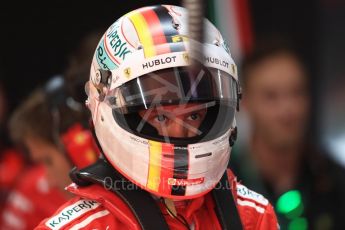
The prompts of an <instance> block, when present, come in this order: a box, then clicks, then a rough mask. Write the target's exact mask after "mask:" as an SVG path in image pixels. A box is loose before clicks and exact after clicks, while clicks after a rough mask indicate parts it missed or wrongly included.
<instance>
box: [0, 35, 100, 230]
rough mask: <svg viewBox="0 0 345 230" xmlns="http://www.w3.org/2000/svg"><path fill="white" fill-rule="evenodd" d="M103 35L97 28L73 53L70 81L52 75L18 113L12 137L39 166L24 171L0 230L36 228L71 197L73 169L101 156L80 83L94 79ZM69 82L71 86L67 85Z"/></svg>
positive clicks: (10, 198)
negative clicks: (93, 67) (68, 187)
mask: <svg viewBox="0 0 345 230" xmlns="http://www.w3.org/2000/svg"><path fill="white" fill-rule="evenodd" d="M99 36H101V34H100V33H99V32H98V30H95V31H91V32H88V33H87V34H86V35H85V36H84V37H82V38H81V40H80V41H79V43H78V44H79V45H78V46H77V47H76V48H75V49H74V50H73V52H72V53H71V54H70V55H69V59H68V64H67V68H66V70H65V71H64V77H61V76H55V77H52V78H51V79H50V80H49V81H48V82H47V83H46V85H45V86H44V87H43V88H41V89H37V90H36V92H33V93H32V94H31V95H30V96H29V98H28V99H27V100H26V101H25V102H23V103H22V105H21V106H20V107H19V108H17V110H16V112H15V113H14V114H13V115H12V118H11V122H10V123H11V124H10V129H11V133H12V138H13V139H14V140H15V141H16V143H17V144H18V145H19V146H21V147H20V149H25V150H26V151H25V152H27V153H29V154H27V155H30V156H31V160H32V161H34V162H35V163H36V165H34V166H32V167H30V168H28V169H26V170H25V171H24V172H23V173H22V174H23V176H22V177H20V181H19V182H18V183H17V184H16V186H15V188H14V189H13V192H11V193H10V196H9V197H8V198H7V200H6V199H4V202H5V201H6V203H5V204H6V207H5V208H4V209H5V211H4V214H2V215H1V218H0V221H3V222H4V224H3V225H1V224H0V226H2V228H1V227H0V229H6V230H9V229H13V230H24V229H28V230H29V229H30V230H31V229H33V228H34V226H36V225H37V224H38V223H39V221H40V220H42V219H43V218H45V217H47V216H49V215H51V214H52V213H53V211H54V210H55V209H56V208H57V207H59V206H60V205H61V204H62V203H63V202H64V201H66V199H67V198H69V197H70V194H67V193H66V192H65V191H64V187H65V186H66V185H67V184H69V183H70V179H69V176H68V173H69V171H70V169H71V168H72V167H73V166H75V165H77V166H78V167H80V168H81V167H84V166H86V165H88V164H89V163H91V162H93V161H95V160H96V159H97V158H98V149H97V147H96V145H95V144H94V143H93V140H91V139H92V138H91V133H90V132H89V130H86V129H85V128H86V127H87V126H88V123H89V119H90V118H89V111H88V110H87V109H86V108H85V106H84V101H82V99H80V97H78V94H80V93H79V91H80V90H81V91H83V92H84V85H82V86H81V85H80V84H79V82H80V81H82V82H84V81H86V80H87V79H88V77H89V73H88V72H89V64H90V62H91V60H92V55H93V52H94V50H93V49H94V47H95V46H96V44H97V42H98V39H99ZM65 79H68V81H69V83H70V84H68V85H66V84H65V83H64V82H65ZM84 100H85V99H84ZM60 116H61V117H60ZM65 117H69V119H67V120H66V119H65ZM60 119H63V120H62V121H60ZM7 165H8V164H7ZM7 171H8V170H7ZM19 201H20V202H19ZM42 202H44V205H42ZM5 204H4V205H5Z"/></svg>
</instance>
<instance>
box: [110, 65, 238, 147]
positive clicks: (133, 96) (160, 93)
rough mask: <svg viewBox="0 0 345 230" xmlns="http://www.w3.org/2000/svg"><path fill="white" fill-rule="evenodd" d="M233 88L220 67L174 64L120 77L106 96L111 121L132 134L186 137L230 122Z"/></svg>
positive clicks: (205, 134) (217, 131) (217, 130)
mask: <svg viewBox="0 0 345 230" xmlns="http://www.w3.org/2000/svg"><path fill="white" fill-rule="evenodd" d="M237 93H238V92H237V82H236V81H235V80H234V78H232V77H231V76H230V75H228V74H227V73H225V72H223V71H221V70H218V69H213V68H206V67H204V66H203V67H201V68H199V69H192V68H188V67H175V68H169V69H163V70H159V71H156V72H152V73H149V74H146V75H143V76H141V77H138V78H136V79H134V80H132V81H128V82H126V83H125V84H123V85H122V86H120V87H118V88H116V89H114V90H112V91H111V92H110V93H109V94H108V95H107V96H106V102H107V103H108V105H109V106H111V107H112V109H113V116H114V119H115V120H116V122H117V123H118V124H119V125H120V126H121V127H122V128H124V129H126V130H127V131H130V132H131V133H133V134H135V135H138V136H141V137H144V138H148V139H155V140H159V141H162V139H164V141H165V142H167V139H168V140H169V142H174V141H175V140H180V141H181V140H187V141H188V143H191V142H194V141H193V140H195V141H200V139H205V138H206V139H214V138H215V137H217V136H220V135H221V134H224V132H225V131H227V130H228V129H229V128H230V125H231V123H232V121H233V119H234V112H235V109H236V105H237ZM212 130H213V131H212Z"/></svg>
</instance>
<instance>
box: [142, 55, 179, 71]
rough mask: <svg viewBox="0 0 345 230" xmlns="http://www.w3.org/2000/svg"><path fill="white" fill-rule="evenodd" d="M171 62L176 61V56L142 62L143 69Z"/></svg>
mask: <svg viewBox="0 0 345 230" xmlns="http://www.w3.org/2000/svg"><path fill="white" fill-rule="evenodd" d="M171 62H176V56H171V57H166V58H160V59H156V60H152V61H149V62H146V63H145V64H143V69H147V68H151V67H154V66H157V65H164V64H167V63H171Z"/></svg>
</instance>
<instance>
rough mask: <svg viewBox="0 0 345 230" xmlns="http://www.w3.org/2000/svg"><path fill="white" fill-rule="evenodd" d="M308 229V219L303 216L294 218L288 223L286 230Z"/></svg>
mask: <svg viewBox="0 0 345 230" xmlns="http://www.w3.org/2000/svg"><path fill="white" fill-rule="evenodd" d="M306 229H308V221H307V220H306V219H305V218H296V219H294V220H292V221H291V222H290V224H289V227H288V230H306Z"/></svg>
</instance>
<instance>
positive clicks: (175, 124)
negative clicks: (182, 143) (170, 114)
mask: <svg viewBox="0 0 345 230" xmlns="http://www.w3.org/2000/svg"><path fill="white" fill-rule="evenodd" d="M167 132H168V136H170V137H177V138H183V137H188V128H187V127H186V125H185V124H184V123H183V121H180V122H179V121H178V120H177V119H173V120H171V121H170V122H169V125H168V127H167Z"/></svg>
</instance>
